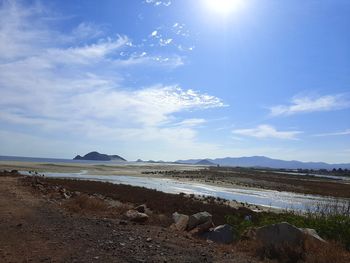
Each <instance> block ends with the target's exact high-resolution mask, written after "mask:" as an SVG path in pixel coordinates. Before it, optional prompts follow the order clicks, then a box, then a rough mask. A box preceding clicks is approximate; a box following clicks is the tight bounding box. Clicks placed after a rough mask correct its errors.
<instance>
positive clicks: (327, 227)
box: [226, 202, 350, 250]
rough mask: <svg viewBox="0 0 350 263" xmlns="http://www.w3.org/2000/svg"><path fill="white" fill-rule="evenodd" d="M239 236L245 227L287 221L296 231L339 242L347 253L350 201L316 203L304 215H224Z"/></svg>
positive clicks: (270, 213)
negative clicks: (314, 233)
mask: <svg viewBox="0 0 350 263" xmlns="http://www.w3.org/2000/svg"><path fill="white" fill-rule="evenodd" d="M226 221H227V223H228V224H230V225H232V226H233V227H234V228H235V229H236V231H237V232H238V234H239V235H242V234H243V233H244V232H245V231H246V230H247V229H248V228H251V227H261V226H265V225H270V224H276V223H280V222H288V223H290V224H292V225H295V226H296V227H299V228H312V229H315V230H316V231H317V233H318V234H319V235H320V236H321V237H322V238H324V239H326V240H329V241H333V242H336V243H339V244H340V245H342V246H344V247H345V248H346V249H347V250H350V202H348V203H342V204H339V203H327V204H318V205H317V206H316V207H313V208H312V209H308V211H307V212H306V213H303V214H301V213H297V212H293V211H285V212H283V213H272V212H262V213H257V214H254V216H253V217H251V218H247V217H242V216H240V215H237V214H234V215H228V216H226Z"/></svg>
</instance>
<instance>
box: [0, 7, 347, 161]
mask: <svg viewBox="0 0 350 263" xmlns="http://www.w3.org/2000/svg"><path fill="white" fill-rule="evenodd" d="M349 13H350V1H348V0H310V1H302V0H285V1H275V0H244V1H243V0H196V1H195V0H193V1H188V0H164V1H163V0H128V1H124V0H104V1H93V0H84V1H83V0H71V1H58V0H57V1H12V0H0V95H1V96H0V155H13V156H32V157H54V158H72V157H74V156H75V155H76V154H80V155H83V154H86V153H87V152H90V151H93V150H97V151H99V152H101V153H107V154H119V155H121V156H123V157H124V158H126V159H128V160H136V159H138V158H141V159H144V160H148V159H153V160H167V161H173V160H177V159H188V158H218V157H226V156H231V157H240V156H256V155H264V156H268V157H272V158H278V159H285V160H301V161H325V162H330V163H344V162H350V31H349V28H350V16H349V15H348V14H349Z"/></svg>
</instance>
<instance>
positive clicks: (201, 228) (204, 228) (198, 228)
mask: <svg viewBox="0 0 350 263" xmlns="http://www.w3.org/2000/svg"><path fill="white" fill-rule="evenodd" d="M212 227H214V224H213V222H212V221H211V219H210V220H208V221H207V222H205V223H203V224H200V225H198V226H196V227H195V228H194V229H192V230H191V231H190V233H191V234H192V235H201V234H203V233H205V232H208V231H209V229H211V228H212Z"/></svg>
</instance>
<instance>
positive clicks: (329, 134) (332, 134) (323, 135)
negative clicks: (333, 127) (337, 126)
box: [314, 129, 350, 137]
mask: <svg viewBox="0 0 350 263" xmlns="http://www.w3.org/2000/svg"><path fill="white" fill-rule="evenodd" d="M341 135H350V129H347V130H345V131H339V132H329V133H320V134H315V135H314V136H315V137H325V136H341Z"/></svg>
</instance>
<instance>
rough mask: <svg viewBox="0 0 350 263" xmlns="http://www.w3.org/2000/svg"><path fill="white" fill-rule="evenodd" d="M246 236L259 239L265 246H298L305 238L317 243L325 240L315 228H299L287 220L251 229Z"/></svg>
mask: <svg viewBox="0 0 350 263" xmlns="http://www.w3.org/2000/svg"><path fill="white" fill-rule="evenodd" d="M245 236H246V237H248V238H250V239H255V240H257V241H259V242H260V243H261V244H262V245H263V246H264V247H279V246H283V245H288V246H292V247H297V246H302V245H303V244H304V241H305V239H308V240H309V241H311V242H312V243H317V244H320V242H321V243H324V242H325V241H324V240H323V239H322V238H321V237H319V236H318V235H317V233H316V231H315V230H313V229H302V228H297V227H296V226H293V225H291V224H289V223H286V222H282V223H278V224H274V225H267V226H263V227H259V228H257V229H254V230H252V229H250V230H249V231H248V232H246V234H245Z"/></svg>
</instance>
